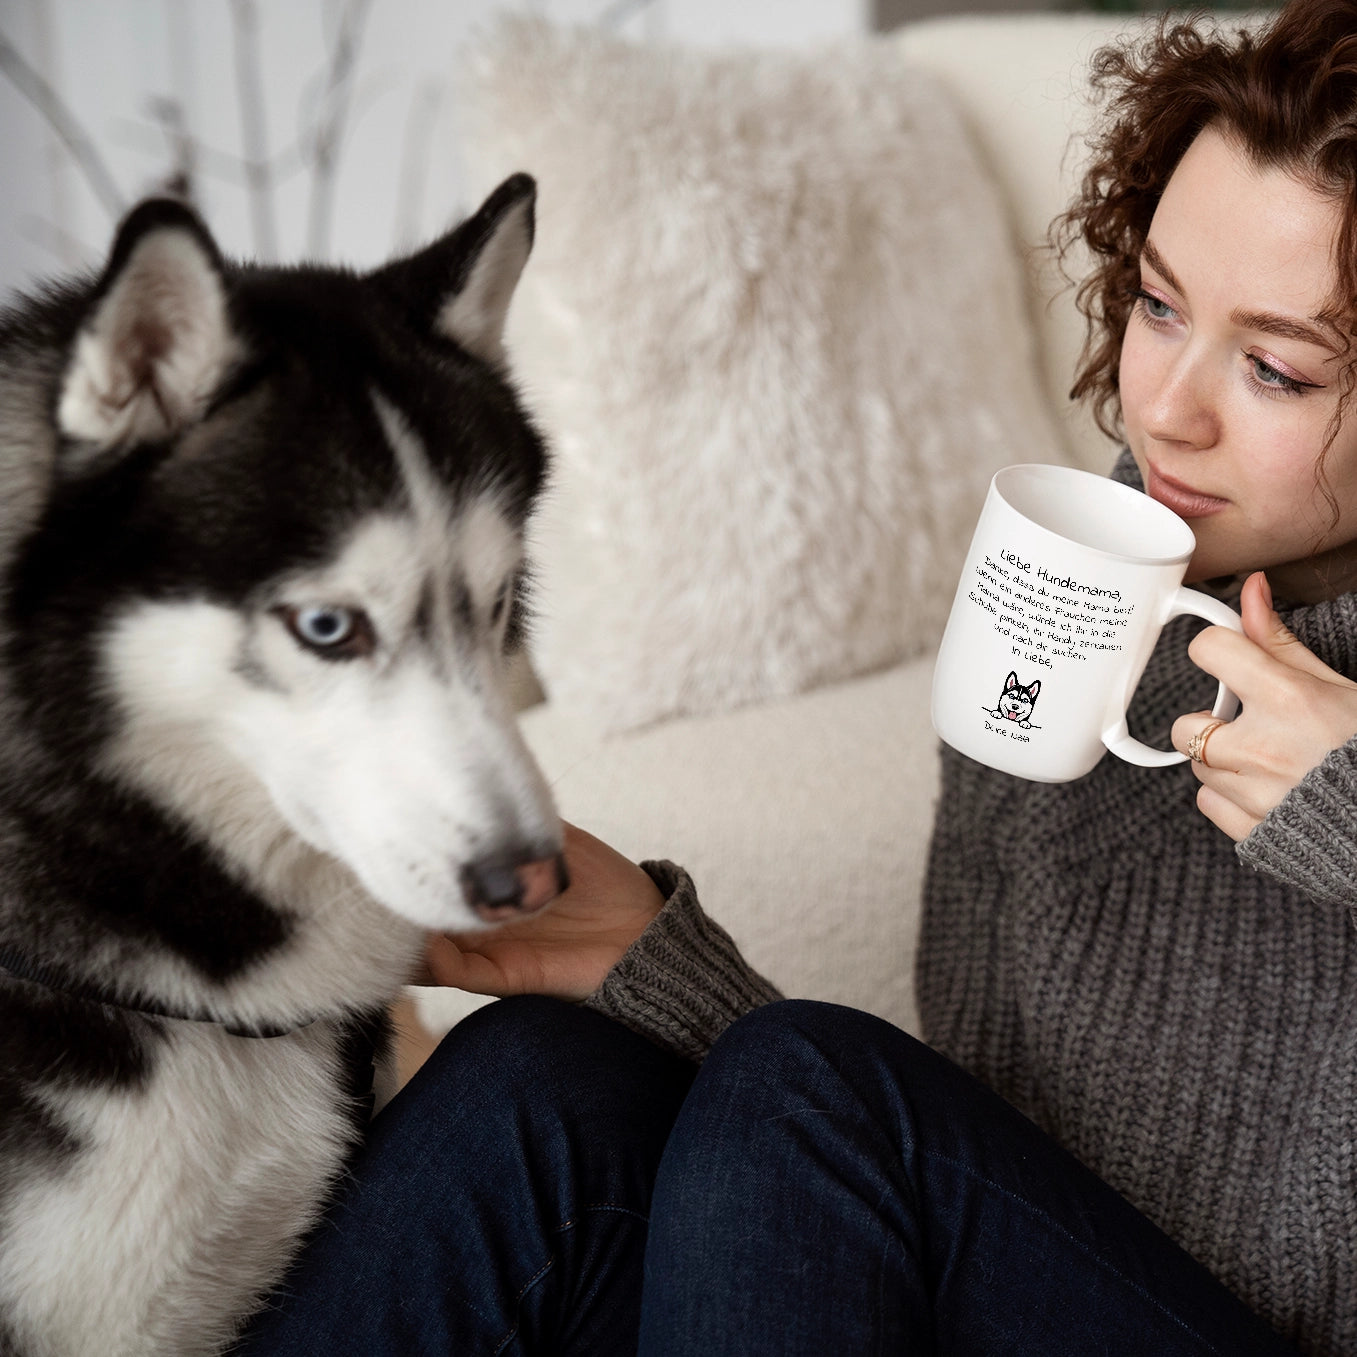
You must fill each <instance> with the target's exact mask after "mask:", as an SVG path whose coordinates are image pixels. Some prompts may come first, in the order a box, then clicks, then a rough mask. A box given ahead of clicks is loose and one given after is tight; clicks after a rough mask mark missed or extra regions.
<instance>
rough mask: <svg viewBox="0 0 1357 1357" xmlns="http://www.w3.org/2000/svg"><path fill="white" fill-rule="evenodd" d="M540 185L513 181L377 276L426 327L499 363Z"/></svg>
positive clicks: (527, 178) (518, 177) (527, 179)
mask: <svg viewBox="0 0 1357 1357" xmlns="http://www.w3.org/2000/svg"><path fill="white" fill-rule="evenodd" d="M536 201H537V184H536V182H535V181H534V180H533V178H532V176H531V175H527V174H515V175H513V176H512V177H511V178H509V179H506V180H505V181H504V182H503V183H502V184H501V185H500V186H499V187H498V188H497V189H496V190H495V191H494V192H493V193H492V194H491V195H490V196H489V197H488V198H487V199H486V200H485V202H484V203H483V204H482V205H481V208H480V210H479V211H478V212H477V213H476V214H475V216H473V217H469V218H467V220H466V221H464V222H463V223H462V224H461V225H460V226H458V227H457V228H456V229H455V230H453V231H450V232H449V233H448V234H447V235H446V236H444V237H443V238H442V239H441V240H437V241H435V242H434V243H433V244H432V245H429V246H427V247H426V248H425V249H423V250H421V251H420V252H419V253H418V254H415V255H412V256H411V257H410V258H409V259H401V260H398V261H397V262H396V263H394V264H388V265H386V267H385V268H381V269H378V270H377V272H376V273H374V274H373V275H372V280H373V281H374V282H375V283H376V284H377V285H378V286H379V287H381V288H383V289H384V290H385V291H386V292H387V294H388V295H389V296H391V297H392V298H393V299H394V300H395V301H396V303H397V305H398V306H400V308H401V309H402V310H403V311H405V313H406V314H407V315H408V316H410V318H411V320H412V321H414V323H415V324H416V326H418V327H419V328H420V329H424V330H428V331H432V332H437V333H440V334H442V335H444V336H446V337H447V338H448V339H452V340H454V341H456V343H458V344H460V345H461V346H462V348H464V349H465V350H466V351H467V352H468V353H471V354H474V355H475V356H476V357H477V358H482V359H484V360H485V361H486V362H488V363H493V364H495V365H496V366H498V365H500V364H502V363H503V361H504V320H505V317H506V316H507V314H508V311H509V302H510V300H511V299H512V297H513V295H514V288H515V287H516V286H517V284H518V278H519V275H520V274H521V273H522V272H523V265H524V264H526V263H527V262H528V255H529V253H530V252H531V250H532V235H533V208H534V205H535V203H536Z"/></svg>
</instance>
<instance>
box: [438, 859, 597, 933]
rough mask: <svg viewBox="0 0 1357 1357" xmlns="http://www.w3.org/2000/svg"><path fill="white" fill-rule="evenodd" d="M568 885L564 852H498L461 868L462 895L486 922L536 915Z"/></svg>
mask: <svg viewBox="0 0 1357 1357" xmlns="http://www.w3.org/2000/svg"><path fill="white" fill-rule="evenodd" d="M569 885H570V873H569V872H568V871H567V870H566V866H565V854H564V853H557V854H556V856H555V857H550V858H533V857H530V856H528V855H527V854H522V855H519V856H513V855H510V854H504V853H500V854H496V855H495V856H493V857H488V858H482V859H481V860H480V861H479V862H472V863H469V864H468V865H467V866H465V867H463V868H462V894H463V896H464V897H465V898H466V902H467V904H468V905H470V906H471V909H472V910H473V911H474V912H475V914H476V917H477V918H479V919H483V920H484V921H485V922H486V923H508V922H509V921H510V920H512V919H521V918H526V917H527V916H528V915H530V914H536V913H537V911H538V910H540V909H543V908H544V907H545V906H547V905H549V904H550V903H551V902H552V901H553V900H554V899H555V898H556V897H557V896H558V895H560V893H561V892H562V891H563V890H565V889H566V887H567V886H569Z"/></svg>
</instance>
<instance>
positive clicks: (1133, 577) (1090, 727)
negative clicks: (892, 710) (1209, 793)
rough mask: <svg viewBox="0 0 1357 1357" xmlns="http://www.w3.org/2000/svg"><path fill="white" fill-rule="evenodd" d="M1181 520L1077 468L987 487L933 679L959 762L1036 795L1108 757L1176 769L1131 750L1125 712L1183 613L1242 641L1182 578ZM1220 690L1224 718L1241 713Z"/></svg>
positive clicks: (937, 706)
mask: <svg viewBox="0 0 1357 1357" xmlns="http://www.w3.org/2000/svg"><path fill="white" fill-rule="evenodd" d="M1196 544H1197V543H1196V538H1195V537H1194V536H1193V534H1192V529H1191V528H1189V527H1188V525H1187V524H1186V523H1185V522H1183V520H1182V519H1181V518H1179V517H1178V515H1177V514H1175V513H1174V512H1173V511H1172V510H1170V509H1166V508H1165V507H1164V506H1163V505H1162V504H1160V503H1158V501H1156V500H1152V499H1151V498H1150V497H1149V496H1148V495H1144V494H1141V493H1140V492H1139V491H1138V490H1132V489H1131V488H1130V487H1129V486H1125V485H1121V484H1119V483H1118V482H1116V481H1111V480H1108V479H1107V478H1106V477H1103V476H1095V475H1093V474H1092V473H1091V472H1088V471H1075V470H1072V469H1070V468H1069V467H1060V466H1044V465H1041V464H1036V463H1034V464H1030V465H1023V466H1010V467H1005V468H1004V469H1003V470H1002V471H1000V472H998V473H997V474H996V475H995V477H994V479H993V480H992V481H991V482H990V488H989V495H988V497H987V498H986V500H985V507H984V509H983V510H982V511H981V514H980V522H979V523H978V524H977V525H976V529H975V536H974V538H973V539H972V541H971V549H970V552H969V554H968V555H967V557H966V565H965V568H964V569H963V570H962V572H961V582H960V584H959V585H958V586H957V593H956V599H955V600H954V601H953V603H952V612H951V616H950V617H949V618H948V622H947V630H946V631H945V632H944V633H943V638H942V646H941V648H940V650H939V651H938V661H937V667H936V668H935V669H934V671H933V727H934V729H935V730H936V731H937V732H938V734H939V735H940V736H941V737H942V738H943V739H944V740H945V741H946V742H947V743H948V744H949V745H951V746H952V748H953V749H958V750H960V751H961V752H962V753H963V754H968V755H969V756H970V757H971V758H973V759H977V760H979V761H980V762H981V763H984V764H988V765H989V766H990V767H991V768H997V769H999V770H1000V771H1002V772H1005V773H1013V774H1015V775H1016V776H1018V777H1025V778H1030V779H1032V780H1033V781H1036V782H1070V781H1073V780H1074V779H1075V778H1077V777H1082V776H1083V775H1084V774H1085V773H1087V772H1089V771H1090V770H1091V769H1092V768H1093V767H1094V765H1095V764H1096V763H1097V762H1098V760H1099V759H1101V758H1102V756H1103V753H1104V751H1105V750H1107V749H1110V750H1111V751H1112V752H1113V753H1114V754H1116V755H1117V756H1118V757H1120V758H1123V759H1125V760H1127V762H1129V763H1138V764H1141V765H1143V766H1146V767H1155V766H1160V765H1165V764H1171V763H1181V762H1182V761H1183V760H1184V759H1185V758H1186V757H1187V756H1186V755H1185V754H1180V753H1178V752H1177V750H1172V749H1169V750H1161V749H1152V748H1150V746H1149V745H1147V744H1142V743H1141V742H1140V741H1139V740H1135V739H1132V737H1131V735H1130V733H1129V731H1128V730H1127V728H1126V709H1127V708H1128V707H1129V706H1130V704H1131V698H1132V696H1133V695H1134V693H1135V690H1136V685H1137V684H1138V683H1139V682H1140V676H1141V674H1143V673H1144V672H1145V666H1146V664H1148V663H1149V659H1150V654H1151V652H1152V651H1153V650H1154V646H1155V642H1156V641H1157V640H1158V639H1159V633H1160V631H1161V630H1162V629H1163V627H1164V624H1165V623H1166V622H1168V620H1169V619H1170V618H1172V617H1176V616H1178V615H1179V614H1180V613H1194V614H1195V615H1196V616H1198V617H1204V618H1205V619H1206V620H1207V621H1208V622H1215V623H1217V624H1218V625H1220V626H1225V627H1233V628H1234V629H1235V630H1236V631H1242V630H1243V624H1242V623H1241V622H1240V620H1239V615H1238V614H1237V613H1236V612H1234V611H1233V610H1232V609H1231V608H1228V607H1226V605H1225V604H1223V603H1221V602H1219V601H1218V600H1216V599H1214V598H1209V597H1208V596H1207V595H1206V594H1203V593H1199V592H1198V591H1197V590H1195V589H1185V588H1183V575H1184V573H1185V572H1186V570H1187V563H1188V561H1189V559H1190V558H1191V556H1192V552H1193V550H1194V549H1195V548H1196ZM1238 705H1239V704H1238V702H1237V701H1236V699H1235V697H1234V695H1233V694H1232V693H1231V692H1230V691H1229V690H1228V689H1227V688H1226V687H1225V685H1224V684H1223V683H1222V684H1221V685H1220V692H1219V694H1218V696H1217V698H1216V704H1215V708H1214V714H1215V715H1216V716H1218V717H1221V718H1222V719H1224V720H1229V719H1230V718H1231V717H1232V716H1233V715H1234V714H1235V712H1236V711H1237V710H1238Z"/></svg>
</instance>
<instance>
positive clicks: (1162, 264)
mask: <svg viewBox="0 0 1357 1357" xmlns="http://www.w3.org/2000/svg"><path fill="white" fill-rule="evenodd" d="M1140 258H1141V259H1142V261H1143V262H1145V263H1146V264H1148V265H1149V266H1150V267H1151V268H1152V269H1153V270H1154V271H1155V272H1156V273H1157V274H1158V275H1159V276H1160V277H1161V278H1162V279H1163V280H1164V281H1165V282H1166V283H1167V284H1168V285H1169V286H1170V287H1171V288H1172V289H1173V290H1174V291H1175V292H1182V291H1183V285H1182V284H1181V283H1180V282H1179V281H1178V278H1177V275H1176V274H1175V273H1174V272H1173V270H1172V269H1171V268H1169V266H1168V260H1166V259H1165V258H1164V256H1163V255H1162V254H1160V253H1159V251H1158V250H1157V249H1155V245H1154V241H1152V240H1146V241H1145V243H1144V245H1142V246H1141V247H1140Z"/></svg>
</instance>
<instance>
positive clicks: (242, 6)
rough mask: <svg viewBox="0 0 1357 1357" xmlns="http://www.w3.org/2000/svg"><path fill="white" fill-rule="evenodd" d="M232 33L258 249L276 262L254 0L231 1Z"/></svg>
mask: <svg viewBox="0 0 1357 1357" xmlns="http://www.w3.org/2000/svg"><path fill="white" fill-rule="evenodd" d="M231 33H232V36H233V38H234V39H235V42H234V47H235V59H236V100H237V102H238V103H239V105H240V136H241V150H242V151H243V152H244V157H245V158H244V165H245V185H246V190H245V191H246V193H247V195H248V196H249V200H250V224H251V228H252V230H253V232H254V248H255V253H256V254H257V255H258V256H259V258H260V259H264V260H269V261H272V260H275V259H277V258H278V232H277V230H276V228H275V225H274V210H273V209H274V205H273V175H272V172H271V170H270V168H269V137H268V129H267V127H266V126H265V123H264V83H263V80H262V79H261V78H260V74H259V72H260V61H259V14H258V11H257V10H256V9H255V4H254V0H231Z"/></svg>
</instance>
